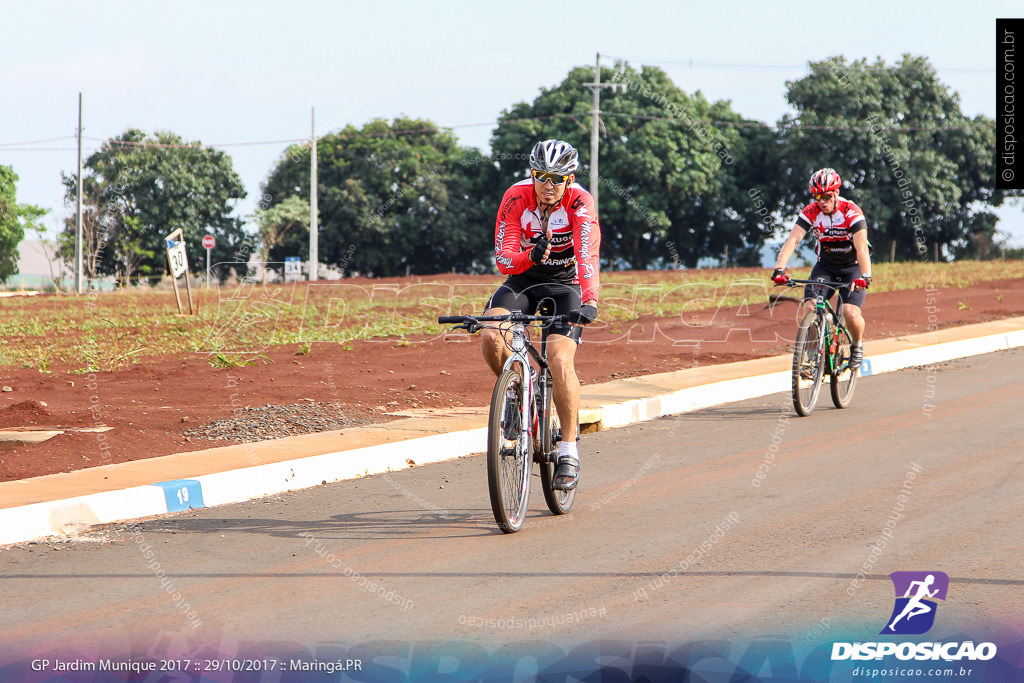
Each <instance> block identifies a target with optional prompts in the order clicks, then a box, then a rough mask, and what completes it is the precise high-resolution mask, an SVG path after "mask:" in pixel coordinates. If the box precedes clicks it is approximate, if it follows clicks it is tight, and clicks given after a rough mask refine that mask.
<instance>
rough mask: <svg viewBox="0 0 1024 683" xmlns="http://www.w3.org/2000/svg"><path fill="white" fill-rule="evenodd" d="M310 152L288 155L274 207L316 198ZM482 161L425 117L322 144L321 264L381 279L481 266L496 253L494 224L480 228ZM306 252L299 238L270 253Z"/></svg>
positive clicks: (277, 177) (280, 167)
mask: <svg viewBox="0 0 1024 683" xmlns="http://www.w3.org/2000/svg"><path fill="white" fill-rule="evenodd" d="M309 154H310V150H309V146H308V145H293V146H292V147H290V148H289V149H288V150H286V151H285V154H284V155H283V157H282V158H281V160H280V161H279V162H278V164H277V166H276V167H275V168H274V169H273V171H271V174H270V176H269V177H268V178H267V180H266V182H265V183H264V186H263V188H262V189H263V193H264V196H265V197H269V198H270V200H269V204H270V205H275V204H279V203H282V202H284V201H285V200H286V199H287V198H288V197H292V196H302V197H305V196H308V194H309ZM474 155H475V156H476V157H479V153H478V152H476V151H475V150H470V149H466V148H460V147H459V146H458V145H457V143H456V140H455V136H454V135H452V134H451V133H450V132H446V131H442V130H440V129H439V128H438V127H437V126H436V125H435V124H433V123H431V122H430V121H424V120H420V119H407V118H398V119H395V120H394V121H392V122H390V123H389V122H387V121H384V120H381V119H378V120H374V121H371V122H370V123H368V124H366V125H365V126H363V127H362V128H361V129H357V128H355V127H353V126H348V127H346V128H345V129H343V130H341V131H338V132H333V133H329V134H327V135H325V136H324V137H322V138H320V139H319V140H318V141H317V168H318V176H319V177H318V189H317V192H318V208H319V220H318V223H319V235H318V245H319V254H320V259H321V261H322V262H324V263H328V264H335V265H338V264H345V267H346V268H348V269H349V270H356V271H359V272H361V273H363V274H372V275H376V276H389V275H404V274H405V273H406V272H411V273H421V274H425V273H437V272H443V271H447V270H450V269H452V268H456V269H461V270H472V269H474V268H477V267H479V264H480V263H483V262H484V261H486V258H487V256H488V253H489V251H490V249H491V248H492V247H491V243H492V241H493V227H492V226H493V220H494V217H493V215H492V216H491V217H490V218H489V223H490V225H489V226H486V227H484V226H481V225H480V220H481V216H482V213H483V212H482V211H481V210H480V208H479V206H480V204H479V202H480V201H481V200H480V198H479V196H478V195H479V194H480V192H481V191H482V190H481V189H480V188H481V187H482V185H485V184H486V182H487V178H488V171H487V170H486V169H484V168H479V167H477V166H476V165H474V164H472V163H469V162H468V160H470V159H471V158H472V157H473V156H474ZM492 170H493V169H492ZM474 195H477V196H474ZM492 201H497V200H492ZM304 251H305V245H303V244H302V242H301V238H300V236H299V235H298V233H297V232H292V233H289V234H287V235H285V237H284V238H283V239H282V241H281V243H280V245H278V246H275V247H273V248H272V249H271V251H270V255H271V260H274V261H277V260H282V259H283V257H284V256H287V255H294V254H297V253H304Z"/></svg>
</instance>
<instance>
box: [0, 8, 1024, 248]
mask: <svg viewBox="0 0 1024 683" xmlns="http://www.w3.org/2000/svg"><path fill="white" fill-rule="evenodd" d="M1021 10H1022V6H1021V4H1020V3H1019V1H1018V2H996V1H990V2H984V1H976V2H971V3H953V2H936V3H928V4H924V5H923V4H921V3H909V2H904V3H893V2H885V3H883V2H863V3H843V4H835V3H811V2H791V1H789V0H755V1H751V2H733V3H724V2H687V1H679V2H657V1H648V2H643V3H626V2H621V1H619V2H605V1H604V0H591V1H590V2H584V3H564V2H558V3H529V2H527V3H514V4H513V3H502V4H498V3H462V2H444V1H441V2H430V3H424V2H405V1H403V0H392V1H391V2H376V3H374V2H358V3H354V2H312V1H305V2H303V1H301V0H300V1H294V2H287V3H286V2H282V1H279V0H261V1H253V2H236V1H232V0H205V1H203V2H194V1H192V0H185V1H178V2H175V3H140V2H137V1H136V2H119V1H104V0H100V1H98V2H95V3H81V2H64V1H62V0H53V1H50V2H45V3H27V2H15V1H14V0H0V57H2V60H3V64H4V68H3V70H2V72H0V84H2V93H3V95H2V96H3V106H0V164H4V165H8V166H12V167H13V168H14V170H15V172H16V173H17V174H18V176H19V177H20V180H19V182H18V184H17V193H18V201H19V202H21V203H28V204H35V205H38V206H41V207H43V208H46V209H49V210H50V214H49V215H48V216H47V218H46V222H47V225H48V227H49V229H50V232H51V235H52V234H53V233H54V232H56V231H57V230H58V229H59V226H60V224H61V221H62V218H63V217H64V215H65V214H66V213H67V209H65V207H64V203H63V188H62V186H61V182H60V178H61V172H62V171H63V172H65V173H71V172H74V170H75V168H76V163H77V162H76V147H75V140H74V135H75V128H76V126H77V117H78V95H79V93H81V94H82V99H83V127H84V132H83V138H84V144H85V150H86V151H85V154H86V156H88V154H89V153H90V151H92V150H95V149H96V148H97V147H98V146H99V145H100V144H101V143H102V141H103V140H106V139H108V138H110V137H113V136H116V135H118V134H120V133H121V132H123V131H124V130H125V129H126V128H129V127H136V128H142V129H144V130H146V131H148V132H152V131H154V130H170V131H172V132H174V133H176V134H178V135H180V136H182V137H184V138H186V139H188V140H192V141H196V140H197V141H200V142H202V143H204V144H214V145H226V146H224V147H220V149H223V150H224V151H225V152H226V153H228V154H229V155H230V156H231V157H232V160H233V163H234V167H235V170H236V171H237V172H238V173H239V175H240V176H241V178H242V182H243V183H244V185H245V188H246V190H247V192H248V197H247V198H246V199H245V200H242V201H240V202H239V203H238V206H237V207H236V211H237V213H238V215H242V216H245V215H249V214H251V213H252V212H253V211H254V210H255V208H256V205H257V203H258V201H259V195H260V184H261V182H262V181H263V180H264V179H265V178H266V177H267V175H268V174H269V172H270V170H271V169H272V168H273V167H274V165H275V164H276V162H277V161H278V159H279V158H280V156H281V154H282V152H283V150H284V149H285V147H286V146H287V145H288V142H287V141H297V140H300V139H303V138H308V137H309V136H310V134H311V113H312V111H313V109H314V108H315V111H316V132H317V134H318V135H322V134H324V133H327V132H330V131H334V130H338V129H340V128H343V127H344V126H346V125H349V124H352V125H356V126H361V125H362V124H364V123H366V122H367V121H370V120H372V119H374V118H386V119H390V118H393V117H395V116H399V115H408V116H412V117H417V118H427V119H430V120H432V121H434V122H435V123H437V124H438V125H440V126H442V127H450V128H452V129H453V131H454V132H455V134H456V135H457V136H458V139H459V141H460V143H461V144H463V145H466V146H471V147H477V148H479V149H481V150H483V151H487V150H488V149H489V140H490V135H491V132H492V130H493V128H494V125H495V122H496V120H497V117H498V116H500V115H501V114H502V112H503V111H505V110H507V109H509V108H510V107H512V106H513V105H514V104H516V103H518V102H523V101H525V102H530V101H532V100H533V99H534V98H535V97H536V96H537V95H538V94H540V92H541V90H542V89H544V88H552V87H555V86H557V85H558V84H559V83H560V82H561V81H562V80H563V79H564V78H565V76H566V74H567V73H568V71H569V70H570V69H571V68H573V67H575V66H580V65H593V64H594V61H595V55H596V53H598V52H600V53H601V55H602V57H601V59H602V65H608V66H612V65H613V61H614V60H615V59H625V60H627V61H628V62H629V63H630V64H631V65H632V66H634V67H637V68H639V67H640V66H641V65H654V66H659V67H661V68H662V69H664V70H665V71H666V72H667V73H668V75H669V76H670V77H671V78H672V80H673V81H674V82H675V84H676V85H677V86H679V87H680V88H682V89H683V90H685V91H687V92H691V93H692V92H694V91H697V90H699V91H701V92H702V93H703V94H704V96H705V97H707V98H708V99H709V100H720V99H721V100H729V101H731V103H732V107H733V109H734V110H736V111H738V112H739V113H741V114H742V115H744V116H746V117H750V118H754V119H758V120H761V121H764V122H767V123H775V122H777V121H778V119H779V118H780V117H781V116H782V115H783V114H785V113H787V112H789V111H790V108H789V106H788V104H787V103H786V100H785V91H786V81H787V80H795V79H799V78H801V77H803V76H804V75H806V74H807V73H808V69H807V63H808V62H809V61H812V60H814V61H817V60H821V59H824V58H826V57H829V56H834V55H840V54H841V55H844V56H845V57H846V58H847V59H848V60H854V59H859V58H867V59H868V60H869V61H874V60H875V59H876V58H879V57H880V58H882V59H884V60H885V61H886V62H888V63H893V62H895V61H897V60H898V59H899V58H900V57H901V55H902V54H904V53H910V54H913V55H919V56H925V57H927V58H928V59H929V60H930V61H931V63H932V65H933V66H935V68H936V70H937V73H938V75H939V78H940V80H941V81H942V82H943V83H944V84H946V85H947V86H949V87H950V88H951V89H952V90H954V91H956V92H957V93H959V96H960V100H961V108H962V111H963V112H964V113H965V114H966V115H968V116H973V115H975V114H985V115H986V116H989V117H994V116H995V108H996V94H995V79H996V73H995V19H996V18H997V17H1011V16H1015V15H1021V13H1022V12H1021ZM587 96H588V97H589V91H588V95H587ZM602 96H603V97H615V96H621V95H611V94H604V95H602ZM42 140H46V141H48V142H35V141H42ZM15 143H29V144H21V145H18V144H15ZM243 143H248V144H243ZM251 143H261V144H251ZM581 151H584V150H581ZM854 194H855V193H854ZM850 198H851V199H854V201H856V197H855V196H851V197H850ZM498 199H499V198H497V197H496V198H495V203H497V201H498ZM797 208H798V207H794V213H795V211H796V209H797ZM999 213H1000V215H1001V217H1002V220H1001V221H1000V224H999V229H1000V230H1001V231H1003V232H1006V233H1008V234H1009V235H1011V238H1012V239H1011V244H1012V245H1014V246H1024V213H1022V207H1021V206H1020V205H1019V204H1017V205H1007V206H1005V207H1004V208H1002V209H1001V210H1000V212H999ZM868 220H869V224H870V216H869V217H868ZM481 229H490V228H489V227H487V226H481Z"/></svg>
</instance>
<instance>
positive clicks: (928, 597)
mask: <svg viewBox="0 0 1024 683" xmlns="http://www.w3.org/2000/svg"><path fill="white" fill-rule="evenodd" d="M889 578H891V579H892V583H893V587H894V588H895V589H896V605H895V606H894V607H893V608H892V616H890V617H889V624H888V625H887V626H886V627H885V628H884V629H882V630H881V631H880V633H883V634H887V633H898V634H901V635H916V634H921V633H925V632H927V631H928V629H930V628H931V627H932V624H934V623H935V609H936V607H937V603H936V602H935V600H934V599H932V598H937V599H939V600H945V599H946V592H947V591H948V590H949V576H947V575H946V574H945V573H943V572H893V573H892V574H890V575H889Z"/></svg>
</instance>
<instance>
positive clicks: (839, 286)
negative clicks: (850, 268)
mask: <svg viewBox="0 0 1024 683" xmlns="http://www.w3.org/2000/svg"><path fill="white" fill-rule="evenodd" d="M785 285H786V286H787V287H796V286H798V285H815V286H821V287H829V288H831V289H842V288H843V287H846V288H851V287H853V283H852V282H824V281H821V280H797V279H796V278H795V277H791V278H789V279H788V280H786V282H785ZM776 286H778V285H776Z"/></svg>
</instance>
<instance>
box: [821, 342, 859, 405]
mask: <svg viewBox="0 0 1024 683" xmlns="http://www.w3.org/2000/svg"><path fill="white" fill-rule="evenodd" d="M836 337H837V338H838V341H837V344H836V352H835V354H834V355H833V356H832V359H833V361H832V362H833V363H834V365H833V367H832V373H831V375H830V376H829V391H830V392H831V394H832V405H834V406H835V407H836V408H845V407H846V406H848V405H850V400H851V399H852V398H853V389H854V387H855V386H856V384H857V375H858V374H860V373H859V372H858V371H857V370H855V369H853V368H851V367H850V346H851V345H852V344H853V339H852V338H851V337H850V332H849V330H847V329H846V328H845V327H842V326H839V327H837V328H836Z"/></svg>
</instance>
